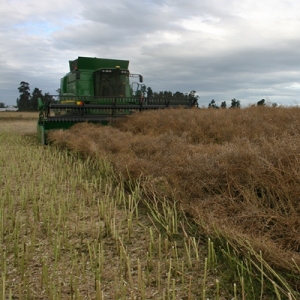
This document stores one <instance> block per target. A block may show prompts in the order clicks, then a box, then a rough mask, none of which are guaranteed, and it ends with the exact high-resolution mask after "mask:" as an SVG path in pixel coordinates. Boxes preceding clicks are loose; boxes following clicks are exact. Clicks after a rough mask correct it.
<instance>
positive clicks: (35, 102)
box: [30, 88, 44, 111]
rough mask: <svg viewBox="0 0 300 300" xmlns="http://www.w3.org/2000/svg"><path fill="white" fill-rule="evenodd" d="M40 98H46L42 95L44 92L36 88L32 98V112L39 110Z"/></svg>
mask: <svg viewBox="0 0 300 300" xmlns="http://www.w3.org/2000/svg"><path fill="white" fill-rule="evenodd" d="M38 98H40V99H43V98H44V96H43V94H42V91H41V90H40V89H38V88H35V89H34V91H33V93H32V96H31V98H30V110H31V111H37V110H38Z"/></svg>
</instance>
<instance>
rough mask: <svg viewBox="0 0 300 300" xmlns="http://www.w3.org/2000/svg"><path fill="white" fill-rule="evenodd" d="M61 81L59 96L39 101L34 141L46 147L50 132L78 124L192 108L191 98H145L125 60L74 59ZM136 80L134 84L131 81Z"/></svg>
mask: <svg viewBox="0 0 300 300" xmlns="http://www.w3.org/2000/svg"><path fill="white" fill-rule="evenodd" d="M69 66H70V72H69V73H68V74H66V75H65V76H64V77H63V78H62V79H61V84H60V94H59V95H57V96H52V97H51V99H52V100H51V101H48V102H47V103H44V102H43V101H42V100H41V99H39V104H38V108H39V120H38V124H37V131H38V138H39V140H40V142H41V143H42V144H47V133H48V132H49V131H50V130H56V129H68V128H70V127H71V126H72V125H74V124H76V123H79V122H92V123H101V124H103V125H107V124H109V123H111V122H113V120H114V119H116V118H118V117H123V116H126V115H129V114H131V113H133V112H137V111H144V110H149V109H164V108H170V107H186V108H190V107H192V106H195V104H196V102H197V99H196V98H195V97H192V96H186V97H181V98H179V97H171V98H153V97H151V98H149V97H145V95H144V94H145V86H144V85H143V83H142V82H143V77H142V75H140V74H131V73H130V72H129V70H128V66H129V61H127V60H116V59H104V58H92V57H78V58H77V59H75V60H73V61H69ZM135 80H136V81H135Z"/></svg>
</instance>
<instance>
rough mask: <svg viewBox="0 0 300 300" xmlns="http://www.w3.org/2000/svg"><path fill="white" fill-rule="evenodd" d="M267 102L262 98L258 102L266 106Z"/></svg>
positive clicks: (258, 104) (259, 104)
mask: <svg viewBox="0 0 300 300" xmlns="http://www.w3.org/2000/svg"><path fill="white" fill-rule="evenodd" d="M265 105H266V103H265V99H261V100H259V101H258V102H257V106H265Z"/></svg>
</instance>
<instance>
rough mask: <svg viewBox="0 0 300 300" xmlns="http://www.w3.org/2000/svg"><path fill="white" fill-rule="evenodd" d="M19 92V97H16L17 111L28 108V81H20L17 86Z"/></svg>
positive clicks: (29, 106)
mask: <svg viewBox="0 0 300 300" xmlns="http://www.w3.org/2000/svg"><path fill="white" fill-rule="evenodd" d="M18 90H19V93H20V98H18V99H17V107H18V110H19V111H26V110H30V108H31V105H30V92H29V91H30V87H29V83H28V82H25V81H21V83H20V86H19V88H18Z"/></svg>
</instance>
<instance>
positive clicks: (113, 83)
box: [94, 68, 129, 97]
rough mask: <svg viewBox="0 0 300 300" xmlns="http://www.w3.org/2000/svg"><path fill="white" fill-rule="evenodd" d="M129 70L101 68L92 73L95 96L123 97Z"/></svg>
mask: <svg viewBox="0 0 300 300" xmlns="http://www.w3.org/2000/svg"><path fill="white" fill-rule="evenodd" d="M128 81H129V71H128V70H120V69H118V68H117V69H115V70H114V69H101V70H99V71H97V72H95V73H94V87H95V96H96V97H125V96H126V85H127V84H128Z"/></svg>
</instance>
